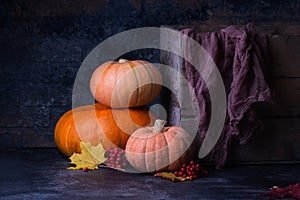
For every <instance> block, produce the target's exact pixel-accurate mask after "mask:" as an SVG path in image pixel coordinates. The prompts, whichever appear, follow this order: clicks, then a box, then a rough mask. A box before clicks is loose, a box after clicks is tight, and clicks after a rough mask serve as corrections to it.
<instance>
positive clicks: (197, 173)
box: [174, 161, 207, 180]
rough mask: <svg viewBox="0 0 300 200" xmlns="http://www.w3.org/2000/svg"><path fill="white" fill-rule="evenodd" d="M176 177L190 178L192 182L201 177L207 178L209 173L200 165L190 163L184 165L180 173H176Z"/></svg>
mask: <svg viewBox="0 0 300 200" xmlns="http://www.w3.org/2000/svg"><path fill="white" fill-rule="evenodd" d="M174 174H175V176H180V177H182V178H187V177H188V178H189V179H191V180H193V179H196V178H199V177H201V176H206V175H207V171H206V170H204V169H203V168H202V167H201V165H200V164H199V163H197V164H196V163H195V162H194V161H190V163H189V164H183V165H182V166H181V169H180V171H175V172H174Z"/></svg>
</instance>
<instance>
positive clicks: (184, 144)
mask: <svg viewBox="0 0 300 200" xmlns="http://www.w3.org/2000/svg"><path fill="white" fill-rule="evenodd" d="M165 123H166V122H165V121H163V120H156V121H155V125H154V126H153V127H144V128H140V129H138V130H136V131H135V132H134V133H133V134H132V135H131V136H130V138H129V139H128V141H127V144H126V149H125V153H126V158H127V160H128V162H129V163H130V164H131V165H132V166H133V167H134V168H135V169H137V170H138V171H140V172H158V171H171V172H174V171H176V170H180V168H181V166H182V164H184V163H188V162H189V161H191V160H193V159H195V158H196V151H195V150H196V149H195V145H194V143H193V140H194V139H193V137H192V136H191V135H190V134H189V133H187V132H186V131H185V130H184V129H183V128H181V127H179V126H171V127H164V125H165Z"/></svg>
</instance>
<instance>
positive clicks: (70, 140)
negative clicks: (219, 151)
mask: <svg viewBox="0 0 300 200" xmlns="http://www.w3.org/2000/svg"><path fill="white" fill-rule="evenodd" d="M161 85H162V77H161V74H160V72H159V71H158V70H157V69H156V67H155V66H154V65H152V64H150V63H149V62H146V61H142V60H135V61H128V60H124V59H120V60H119V61H118V62H115V61H110V62H106V63H104V64H102V65H100V66H99V67H98V68H97V69H96V70H95V71H94V73H93V75H92V77H91V80H90V90H91V93H92V95H93V97H94V98H95V99H96V101H97V103H96V104H93V105H87V106H81V107H78V108H74V109H72V110H70V111H68V112H66V113H65V114H64V115H63V116H62V117H61V118H60V119H59V121H58V122H57V124H56V127H55V133H54V139H55V142H56V145H57V147H58V148H59V149H60V151H61V152H62V153H64V154H65V155H67V156H70V155H72V154H73V153H80V151H81V150H80V142H90V143H91V144H92V145H94V146H96V145H98V144H99V143H101V144H102V145H103V147H104V148H105V149H109V148H112V147H119V148H121V149H125V152H126V158H127V160H128V161H129V163H130V164H131V165H132V166H133V167H134V168H135V169H137V170H139V171H142V172H153V171H159V170H168V171H174V170H177V169H178V168H179V167H180V166H181V164H182V163H185V162H188V161H189V160H191V159H193V158H194V156H195V151H194V148H193V145H192V146H190V144H191V143H192V137H191V136H190V135H189V134H188V133H187V132H185V131H184V130H183V129H182V128H180V127H164V125H165V121H162V120H157V121H156V122H155V126H154V127H153V124H154V121H155V119H156V116H155V114H154V113H152V112H151V111H150V110H149V109H147V108H146V105H147V104H149V103H151V102H152V101H153V100H155V99H156V97H157V96H158V95H159V93H160V90H161ZM151 126H152V127H151Z"/></svg>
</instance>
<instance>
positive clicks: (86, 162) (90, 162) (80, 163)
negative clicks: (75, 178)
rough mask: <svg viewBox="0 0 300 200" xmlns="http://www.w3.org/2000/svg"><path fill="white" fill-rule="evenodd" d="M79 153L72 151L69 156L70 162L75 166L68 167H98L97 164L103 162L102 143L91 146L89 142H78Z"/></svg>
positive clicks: (103, 150) (103, 151)
mask: <svg viewBox="0 0 300 200" xmlns="http://www.w3.org/2000/svg"><path fill="white" fill-rule="evenodd" d="M80 148H81V154H79V153H73V155H72V156H71V157H70V160H71V164H74V165H76V166H75V167H69V168H68V169H83V168H84V167H87V168H88V169H98V165H100V164H102V163H103V162H105V160H106V158H105V156H104V154H105V149H104V148H103V146H102V144H101V143H100V144H98V146H96V147H95V146H92V145H91V144H90V143H84V142H80Z"/></svg>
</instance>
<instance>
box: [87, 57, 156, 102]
mask: <svg viewBox="0 0 300 200" xmlns="http://www.w3.org/2000/svg"><path fill="white" fill-rule="evenodd" d="M161 84H162V77H161V74H160V72H159V71H158V69H156V67H155V66H154V65H152V64H151V63H149V62H147V61H143V60H133V61H128V60H125V59H120V60H119V61H118V62H115V61H109V62H106V63H104V64H102V65H100V66H99V67H98V68H97V69H96V70H95V71H94V73H93V74H92V77H91V80H90V90H91V93H92V95H93V97H94V98H95V99H96V100H97V102H99V103H101V104H103V105H105V106H108V107H111V108H128V107H138V106H143V105H147V104H149V103H150V102H152V101H153V100H155V98H156V97H157V96H158V95H159V93H160V90H161Z"/></svg>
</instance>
